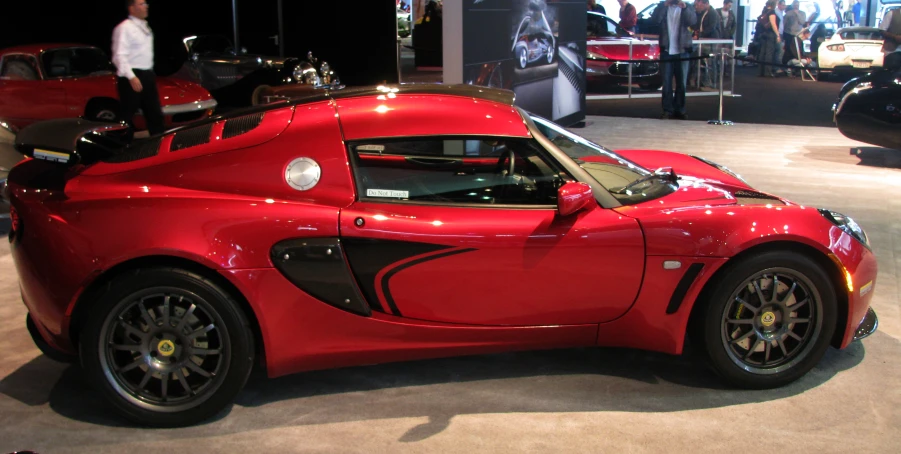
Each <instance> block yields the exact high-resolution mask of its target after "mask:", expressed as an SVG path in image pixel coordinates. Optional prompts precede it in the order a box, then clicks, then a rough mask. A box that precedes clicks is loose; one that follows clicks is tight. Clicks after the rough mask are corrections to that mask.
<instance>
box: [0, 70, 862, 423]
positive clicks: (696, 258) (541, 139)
mask: <svg viewBox="0 0 901 454" xmlns="http://www.w3.org/2000/svg"><path fill="white" fill-rule="evenodd" d="M513 98H514V95H513V92H510V91H505V90H495V89H490V88H486V87H477V86H471V85H443V84H432V85H422V86H420V85H416V84H410V85H398V86H378V87H365V88H355V89H346V90H335V91H331V92H323V93H318V94H315V95H312V96H309V97H307V98H303V99H301V98H296V99H292V100H290V101H283V102H277V103H272V104H267V105H262V106H257V107H255V108H251V109H249V110H245V111H243V112H235V113H230V114H226V115H224V116H221V117H216V118H213V119H209V120H205V121H199V122H196V123H194V124H193V125H191V126H187V127H182V128H178V129H175V130H172V131H169V132H167V133H166V134H163V135H159V136H154V137H149V138H146V139H142V141H139V142H138V143H133V144H132V146H131V147H129V148H126V149H117V148H116V147H115V146H113V145H112V143H111V142H109V141H105V140H103V139H102V131H103V130H105V129H108V128H109V127H110V126H109V125H108V124H101V123H92V122H87V121H84V120H54V121H50V122H45V123H40V124H34V125H31V126H29V127H27V128H24V129H22V130H21V131H20V132H19V133H18V135H17V137H16V147H17V148H18V149H19V150H20V151H21V152H23V153H24V154H26V155H27V156H29V159H28V160H26V161H24V162H22V163H20V164H18V165H16V166H15V167H14V168H13V169H12V171H11V172H10V175H9V183H8V185H9V189H8V191H7V192H8V197H9V198H10V201H11V205H12V208H11V213H12V218H13V230H12V232H11V233H10V238H9V242H10V246H9V247H10V251H11V255H12V260H13V262H14V264H15V266H16V270H17V273H18V277H19V284H20V288H21V295H22V298H23V300H24V303H25V306H26V307H27V310H28V316H27V317H26V320H24V322H25V323H26V325H27V327H28V329H29V331H30V333H31V334H32V336H33V338H34V340H35V342H36V344H37V345H38V346H39V347H40V348H41V349H42V350H43V351H44V352H45V354H47V355H48V356H50V357H56V358H66V357H68V358H73V357H74V356H75V355H78V356H79V357H80V363H81V364H82V369H83V370H84V372H85V373H86V374H87V375H86V377H87V378H86V381H85V382H86V383H90V384H92V385H96V387H97V390H98V392H99V394H100V395H102V396H104V397H105V398H106V399H108V400H109V401H110V402H111V403H112V405H113V406H114V407H115V408H116V409H117V410H118V411H119V412H121V413H122V414H123V415H125V416H126V417H128V418H131V419H133V420H135V421H137V422H139V423H141V424H148V425H157V426H178V425H185V424H191V423H196V422H199V421H202V420H205V419H207V418H209V417H212V416H213V415H215V414H217V413H218V412H219V411H220V410H222V409H223V408H225V407H226V406H228V405H229V404H230V402H232V400H233V399H234V398H235V396H236V395H237V394H238V393H239V392H240V390H241V389H242V387H243V386H244V385H245V382H246V380H247V378H248V375H249V374H250V372H251V369H252V368H253V367H254V365H255V364H259V366H260V367H262V368H263V369H265V370H266V371H267V373H268V375H269V376H271V377H276V376H281V375H285V374H290V373H294V372H299V371H305V370H314V369H324V368H335V367H342V366H352V365H362V364H376V363H384V362H391V361H403V360H414V359H424V358H433V357H443V356H452V355H468V354H478V353H486V352H501V351H510V350H521V349H548V348H562V347H589V346H617V347H627V348H640V349H648V350H655V351H660V352H666V353H670V354H679V353H680V352H682V351H683V348H684V346H685V345H686V343H685V340H686V338H687V337H688V338H690V339H691V342H690V343H689V344H688V345H691V346H693V347H696V348H697V349H698V352H699V353H700V355H701V356H700V357H702V358H704V360H705V363H707V364H709V365H710V366H712V368H713V370H715V371H716V372H717V373H718V374H719V375H720V376H721V377H722V378H723V379H724V381H725V383H728V384H730V385H732V386H737V387H744V388H773V387H778V386H782V385H785V384H788V383H790V382H792V381H794V380H797V379H798V378H800V377H802V376H803V375H805V374H806V373H807V372H808V371H809V370H811V369H812V368H813V367H814V366H816V365H817V363H818V362H819V361H820V359H821V358H822V357H823V355H824V354H825V353H826V350H827V349H828V348H829V347H830V346H833V347H836V348H844V347H847V346H848V345H849V344H850V343H851V342H852V341H855V340H857V339H860V338H863V337H866V336H867V335H869V334H870V333H872V332H873V331H874V330H875V329H876V324H877V318H876V314H875V312H873V310H872V309H871V308H870V307H869V303H870V300H871V299H872V297H873V294H874V286H875V281H876V276H877V264H876V257H875V256H874V254H873V252H872V251H871V250H870V246H869V240H868V238H867V235H866V234H865V233H864V231H863V229H862V228H861V227H860V226H859V225H858V224H856V223H855V222H854V221H853V220H852V219H851V218H849V217H847V216H845V215H842V214H839V213H836V212H834V211H830V210H828V209H817V208H814V207H810V206H804V205H799V204H796V203H793V202H791V201H788V200H785V199H783V198H781V197H778V196H775V195H771V194H767V193H764V192H761V191H758V190H756V189H754V188H753V187H752V186H750V185H749V184H748V183H747V182H746V181H745V180H743V179H742V178H741V177H740V176H739V175H738V174H736V173H734V172H733V171H731V170H729V169H727V168H725V167H723V166H721V165H718V164H716V163H713V162H710V161H709V160H706V159H704V158H702V157H695V156H690V155H684V154H680V153H673V152H665V151H653V150H622V151H619V152H613V151H610V150H608V149H605V148H603V147H601V146H599V145H596V144H594V143H592V142H590V141H588V140H586V139H583V138H581V137H579V136H577V135H575V134H573V133H571V132H569V131H567V130H566V129H564V128H562V127H560V126H558V125H556V124H554V123H552V122H550V121H548V120H545V119H543V118H541V117H538V116H535V115H531V114H529V113H528V112H526V111H524V110H522V109H521V108H519V107H517V106H514V105H513ZM436 106H440V108H436ZM126 214H127V215H126ZM173 218H178V222H160V219H173Z"/></svg>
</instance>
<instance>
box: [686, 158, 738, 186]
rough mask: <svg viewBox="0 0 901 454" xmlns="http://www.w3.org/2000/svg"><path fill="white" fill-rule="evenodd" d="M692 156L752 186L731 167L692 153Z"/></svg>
mask: <svg viewBox="0 0 901 454" xmlns="http://www.w3.org/2000/svg"><path fill="white" fill-rule="evenodd" d="M691 157H693V158H695V159H697V160H698V161H701V162H703V163H705V164H707V165H709V166H712V167H716V168H717V169H719V171H720V172H723V173H725V174H726V175H729V176H730V177H732V178H735V179H736V180H738V181H741V182H742V183H744V184H746V185H748V186H751V184H750V183H748V182H747V181H746V180H745V179H744V178H742V176H741V175H739V174H737V173H735V172H733V171H732V170H731V169H729V168H728V167H726V166H724V165H720V164H717V163H715V162H713V161H711V160H709V159H705V158H702V157H700V156H695V155H691Z"/></svg>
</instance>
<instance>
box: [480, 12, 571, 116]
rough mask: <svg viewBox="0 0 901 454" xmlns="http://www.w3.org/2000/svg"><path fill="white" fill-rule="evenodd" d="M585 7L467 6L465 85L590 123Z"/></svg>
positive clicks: (540, 111)
mask: <svg viewBox="0 0 901 454" xmlns="http://www.w3.org/2000/svg"><path fill="white" fill-rule="evenodd" d="M585 27H586V18H585V2H583V1H571V0H466V1H465V3H464V7H463V80H464V81H465V82H466V83H469V84H474V85H482V86H487V87H497V88H505V89H508V90H513V92H514V93H516V105H518V106H520V107H522V108H524V109H526V110H528V111H530V112H533V113H536V114H538V115H541V116H544V117H546V118H549V119H551V120H554V121H556V122H558V123H561V124H566V125H571V124H575V123H578V122H580V121H582V120H584V118H585V70H584V62H585V32H584V30H585Z"/></svg>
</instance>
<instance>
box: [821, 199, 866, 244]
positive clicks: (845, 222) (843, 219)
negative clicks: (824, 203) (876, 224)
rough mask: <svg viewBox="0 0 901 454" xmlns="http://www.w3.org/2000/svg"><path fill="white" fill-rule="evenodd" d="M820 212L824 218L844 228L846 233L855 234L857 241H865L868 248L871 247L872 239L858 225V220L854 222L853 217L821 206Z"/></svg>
mask: <svg viewBox="0 0 901 454" xmlns="http://www.w3.org/2000/svg"><path fill="white" fill-rule="evenodd" d="M819 212H820V214H822V215H823V217H824V218H826V219H828V220H829V222H831V223H833V224H835V225H836V226H838V228H840V229H842V230H844V231H845V233H847V234H848V235H851V236H853V237H854V238H856V239H857V241H860V242H861V243H863V245H864V246H866V247H867V249H869V248H870V239H869V238H867V234H866V232H864V231H863V229H862V228H860V226H859V225H857V223H856V222H854V219H851V218H849V217H848V216H845V215H843V214H841V213H836V212H835V211H832V210H826V209H823V208H820V209H819Z"/></svg>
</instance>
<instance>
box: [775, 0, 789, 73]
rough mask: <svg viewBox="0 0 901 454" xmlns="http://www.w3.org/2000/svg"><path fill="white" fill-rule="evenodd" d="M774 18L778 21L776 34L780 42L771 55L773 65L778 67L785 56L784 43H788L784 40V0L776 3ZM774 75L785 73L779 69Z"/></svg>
mask: <svg viewBox="0 0 901 454" xmlns="http://www.w3.org/2000/svg"><path fill="white" fill-rule="evenodd" d="M775 13H776V17H778V18H779V19H778V20H777V21H776V22H777V23H778V24H779V30H778V31H776V33H777V34H778V36H779V40H780V42H778V43H777V44H776V52H775V54H774V55H773V64H775V65H779V64H782V57H783V56H784V55H785V43H787V42H788V39H786V38H785V0H779V1H778V3H776V10H775ZM776 74H785V71H783V70H781V69H777V70H776Z"/></svg>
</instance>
